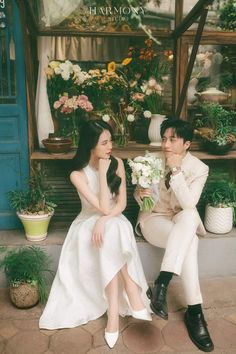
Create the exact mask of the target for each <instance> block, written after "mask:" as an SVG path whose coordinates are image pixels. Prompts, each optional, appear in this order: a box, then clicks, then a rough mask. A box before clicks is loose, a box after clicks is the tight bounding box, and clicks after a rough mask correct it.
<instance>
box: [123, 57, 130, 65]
mask: <svg viewBox="0 0 236 354" xmlns="http://www.w3.org/2000/svg"><path fill="white" fill-rule="evenodd" d="M131 61H132V58H125V59H124V60H123V61H122V63H121V65H129V63H130V62H131Z"/></svg>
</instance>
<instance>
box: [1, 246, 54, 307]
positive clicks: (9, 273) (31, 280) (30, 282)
mask: <svg viewBox="0 0 236 354" xmlns="http://www.w3.org/2000/svg"><path fill="white" fill-rule="evenodd" d="M1 252H5V256H4V257H2V258H1V260H0V269H3V271H4V273H5V275H6V279H7V282H8V284H9V290H10V298H11V301H12V302H13V304H15V305H16V306H17V307H19V308H29V307H32V306H34V305H36V304H37V303H38V301H40V302H41V303H44V302H45V301H46V299H47V295H48V291H47V287H46V273H47V272H49V273H52V271H51V270H50V269H49V266H50V263H51V259H50V256H48V254H47V253H46V252H45V251H44V250H43V249H41V248H40V247H35V246H30V247H28V246H26V247H21V248H16V249H13V250H6V248H2V249H1Z"/></svg>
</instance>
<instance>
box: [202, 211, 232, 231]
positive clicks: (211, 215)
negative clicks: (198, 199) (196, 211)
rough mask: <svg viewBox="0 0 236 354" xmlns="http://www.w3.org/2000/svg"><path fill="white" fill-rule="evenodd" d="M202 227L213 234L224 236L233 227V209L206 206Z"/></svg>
mask: <svg viewBox="0 0 236 354" xmlns="http://www.w3.org/2000/svg"><path fill="white" fill-rule="evenodd" d="M204 225H205V228H206V230H207V231H209V232H212V233H214V234H226V233H227V232H230V231H231V230H232V227H233V208H232V207H228V208H215V207H212V206H210V205H207V206H206V211H205V220H204Z"/></svg>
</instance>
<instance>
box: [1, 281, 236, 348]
mask: <svg viewBox="0 0 236 354" xmlns="http://www.w3.org/2000/svg"><path fill="white" fill-rule="evenodd" d="M201 285H202V292H203V296H204V300H205V301H204V313H205V317H206V319H207V321H208V327H209V330H210V333H211V335H212V339H213V341H214V343H215V351H214V354H235V353H236V277H230V278H215V279H204V280H202V281H201ZM169 290H170V291H169V297H168V303H169V312H170V319H169V321H168V322H167V321H164V320H161V319H159V318H158V317H157V316H155V315H154V316H153V321H152V322H145V321H139V320H135V319H133V318H131V317H126V318H121V319H120V332H121V334H120V337H119V340H118V342H117V344H116V346H115V347H114V348H113V349H109V348H108V347H107V346H106V344H105V342H104V338H103V332H104V328H105V324H106V316H105V315H104V316H103V317H101V318H99V319H97V320H96V321H91V322H90V323H88V324H87V325H84V326H81V327H77V328H74V329H65V330H57V331H45V330H43V331H40V330H39V329H38V319H39V316H40V314H41V312H42V310H43V306H41V305H37V306H36V307H34V308H32V309H28V310H19V309H17V308H15V307H14V306H13V305H12V304H11V303H10V301H9V297H8V292H7V290H6V289H0V354H82V353H88V354H103V353H104V354H106V353H113V354H114V353H117V354H127V353H145V354H149V353H163V354H169V353H178V354H190V353H200V351H199V350H197V348H196V347H195V346H194V345H193V344H192V342H191V341H190V340H189V338H188V336H187V331H186V329H185V326H184V323H183V314H184V310H185V309H184V306H185V304H184V299H183V297H182V295H181V286H180V283H179V281H178V280H177V279H174V281H173V282H172V284H171V286H170V289H169Z"/></svg>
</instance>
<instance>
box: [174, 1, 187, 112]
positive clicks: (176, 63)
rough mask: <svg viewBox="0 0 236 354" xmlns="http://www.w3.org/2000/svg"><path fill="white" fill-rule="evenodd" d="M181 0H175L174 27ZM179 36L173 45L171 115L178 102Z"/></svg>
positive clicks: (181, 13) (181, 3)
mask: <svg viewBox="0 0 236 354" xmlns="http://www.w3.org/2000/svg"><path fill="white" fill-rule="evenodd" d="M183 7H184V2H183V0H179V1H176V5H175V28H176V27H177V26H179V24H180V23H181V21H182V19H183ZM181 44H182V40H181V38H178V39H177V38H174V47H173V54H174V60H173V83H172V87H173V89H172V115H173V116H174V115H175V111H176V106H177V103H178V98H179V93H180V86H179V82H180V52H181V47H182V45H181Z"/></svg>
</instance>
